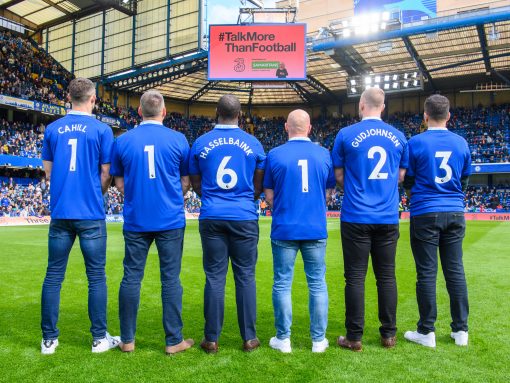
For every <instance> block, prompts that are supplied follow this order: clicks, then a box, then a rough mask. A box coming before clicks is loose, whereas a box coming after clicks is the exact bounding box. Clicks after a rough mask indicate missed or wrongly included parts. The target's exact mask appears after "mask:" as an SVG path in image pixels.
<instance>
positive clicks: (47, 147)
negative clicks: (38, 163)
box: [41, 128, 53, 161]
mask: <svg viewBox="0 0 510 383" xmlns="http://www.w3.org/2000/svg"><path fill="white" fill-rule="evenodd" d="M41 157H42V159H43V161H53V151H52V150H51V141H50V129H48V128H46V130H45V132H44V139H43V147H42V155H41Z"/></svg>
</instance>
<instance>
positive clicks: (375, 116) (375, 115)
mask: <svg viewBox="0 0 510 383" xmlns="http://www.w3.org/2000/svg"><path fill="white" fill-rule="evenodd" d="M361 119H362V120H366V119H377V120H380V119H381V115H380V114H379V113H367V114H363V116H361Z"/></svg>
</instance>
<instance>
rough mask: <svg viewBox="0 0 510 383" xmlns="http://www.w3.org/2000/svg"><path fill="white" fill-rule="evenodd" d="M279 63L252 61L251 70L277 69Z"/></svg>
mask: <svg viewBox="0 0 510 383" xmlns="http://www.w3.org/2000/svg"><path fill="white" fill-rule="evenodd" d="M279 66H280V63H279V62H278V61H252V62H251V68H252V69H253V70H265V69H278V68H279Z"/></svg>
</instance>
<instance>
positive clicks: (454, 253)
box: [410, 212, 469, 334]
mask: <svg viewBox="0 0 510 383" xmlns="http://www.w3.org/2000/svg"><path fill="white" fill-rule="evenodd" d="M410 230H411V248H412V250H413V256H414V261H415V263H416V273H417V282H416V298H417V300H418V309H419V312H420V320H419V321H418V332H419V333H420V334H428V333H429V332H433V331H435V322H436V318H437V306H436V278H437V269H438V260H437V250H438V249H439V257H440V259H441V266H442V268H443V275H444V279H445V280H446V289H447V290H448V294H449V295H450V313H451V316H452V322H451V325H450V326H451V328H452V331H454V332H457V331H467V330H468V315H469V303H468V291H467V285H466V277H465V275H464V265H463V263H462V241H463V239H464V234H465V231H466V221H465V220H464V213H462V212H451V213H448V212H446V213H427V214H423V215H418V216H414V217H411V228H410Z"/></svg>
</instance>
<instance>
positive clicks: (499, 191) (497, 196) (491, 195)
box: [465, 185, 510, 213]
mask: <svg viewBox="0 0 510 383" xmlns="http://www.w3.org/2000/svg"><path fill="white" fill-rule="evenodd" d="M465 204H466V212H470V213H493V212H509V211H510V185H496V186H494V187H492V188H489V187H488V186H469V187H468V190H467V191H466V198H465Z"/></svg>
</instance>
